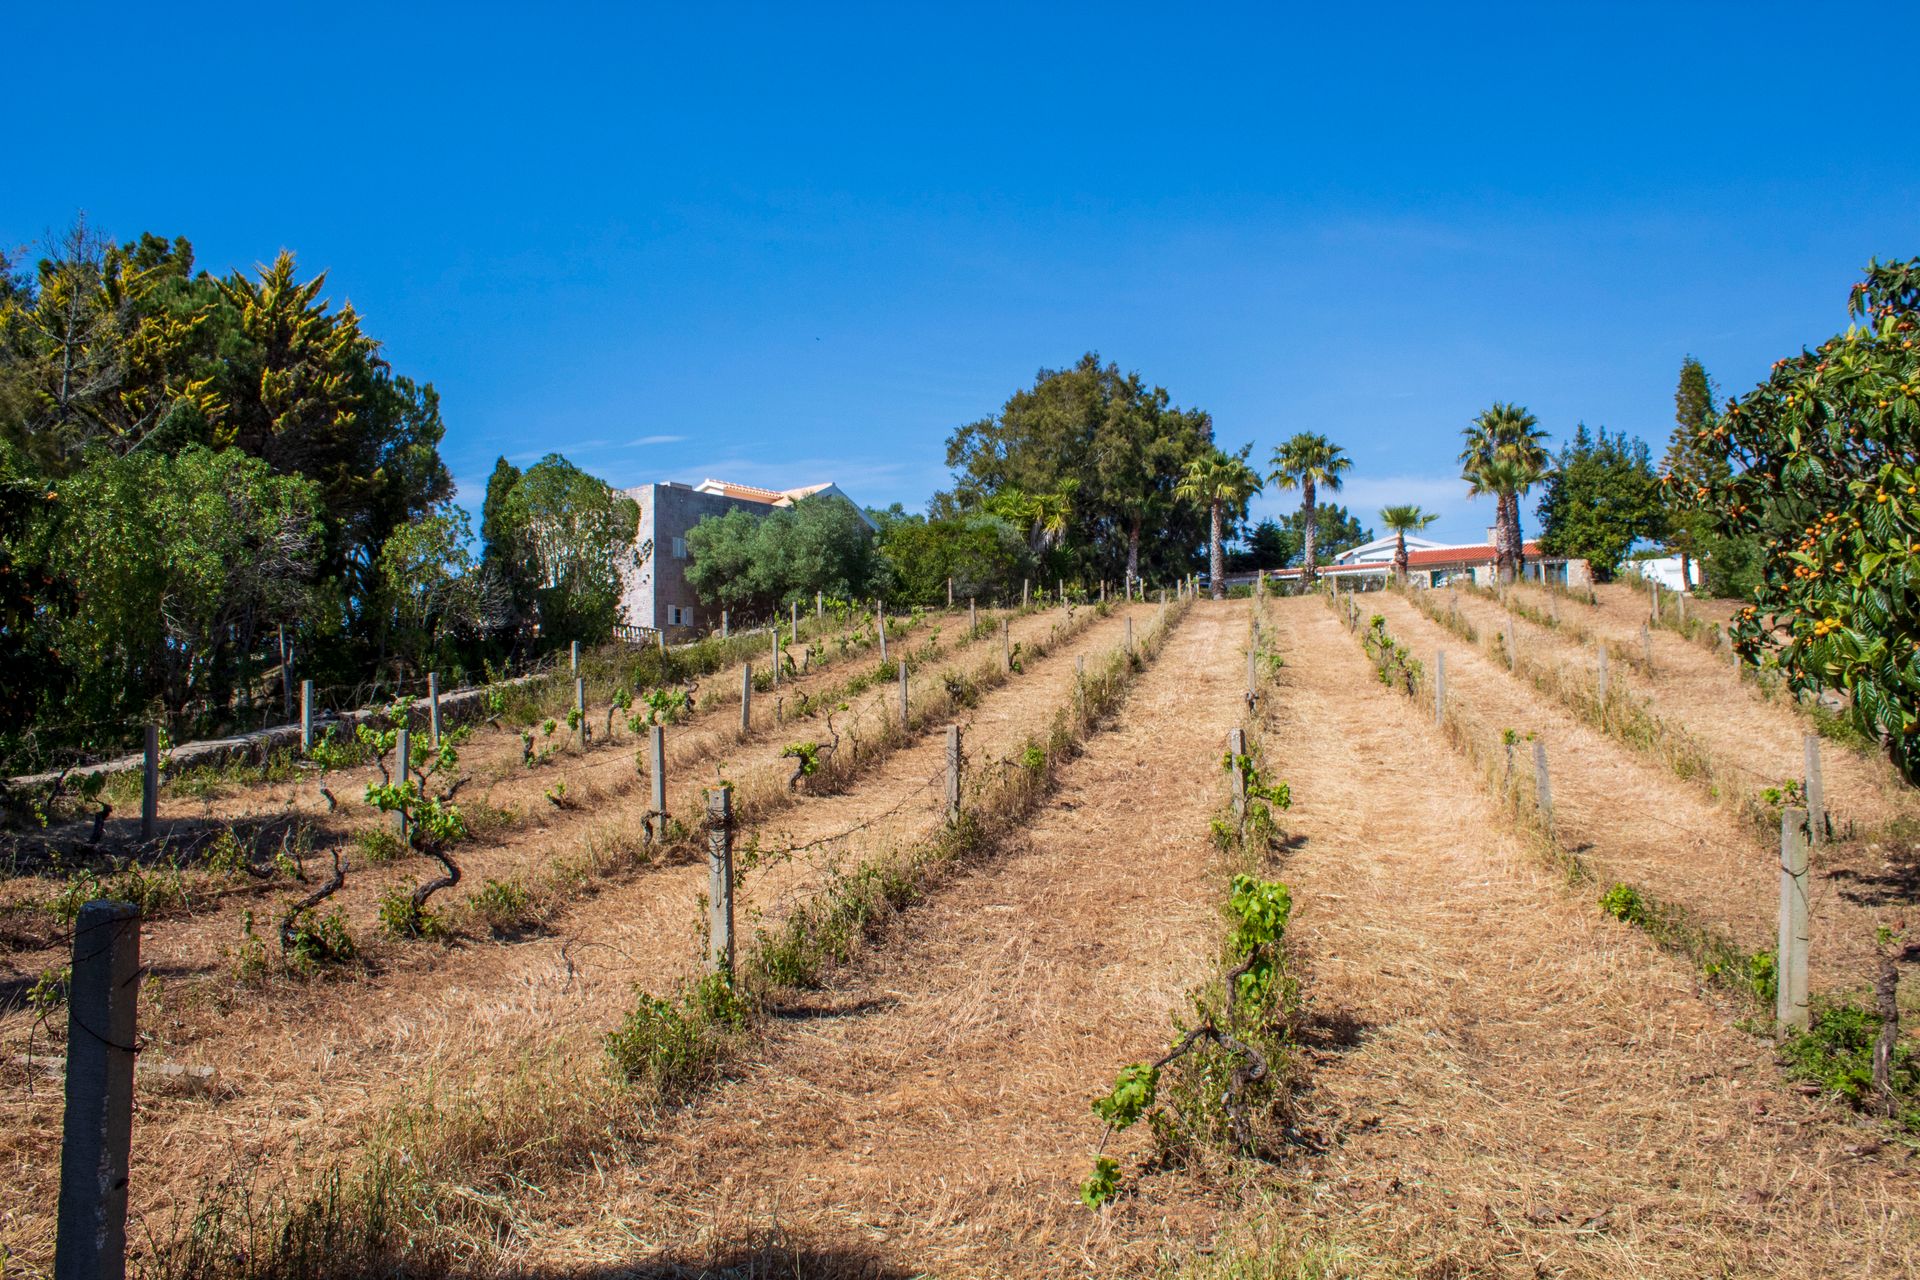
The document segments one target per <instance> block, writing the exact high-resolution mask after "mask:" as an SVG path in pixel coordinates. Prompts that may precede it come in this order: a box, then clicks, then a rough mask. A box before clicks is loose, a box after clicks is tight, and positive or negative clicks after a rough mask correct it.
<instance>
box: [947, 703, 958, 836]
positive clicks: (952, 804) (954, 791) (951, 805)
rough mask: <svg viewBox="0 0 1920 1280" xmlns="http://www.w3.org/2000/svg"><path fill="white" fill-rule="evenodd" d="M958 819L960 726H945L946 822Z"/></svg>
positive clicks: (954, 822) (955, 821)
mask: <svg viewBox="0 0 1920 1280" xmlns="http://www.w3.org/2000/svg"><path fill="white" fill-rule="evenodd" d="M959 821H960V726H959V725H957V724H950V725H948V726H947V822H948V823H949V824H957V823H958V822H959Z"/></svg>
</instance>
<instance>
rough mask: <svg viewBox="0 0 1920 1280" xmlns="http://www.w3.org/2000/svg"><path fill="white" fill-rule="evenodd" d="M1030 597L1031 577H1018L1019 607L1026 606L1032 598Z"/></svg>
mask: <svg viewBox="0 0 1920 1280" xmlns="http://www.w3.org/2000/svg"><path fill="white" fill-rule="evenodd" d="M1032 598H1033V579H1032V578H1022V579H1020V607H1021V608H1022V609H1024V608H1026V607H1027V604H1028V603H1029V602H1030V601H1031V600H1032Z"/></svg>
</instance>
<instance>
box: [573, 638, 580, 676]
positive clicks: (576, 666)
mask: <svg viewBox="0 0 1920 1280" xmlns="http://www.w3.org/2000/svg"><path fill="white" fill-rule="evenodd" d="M572 660H573V666H572V668H571V669H572V671H573V672H574V674H576V675H578V674H579V672H580V642H579V641H578V640H575V641H574V642H573V649H572Z"/></svg>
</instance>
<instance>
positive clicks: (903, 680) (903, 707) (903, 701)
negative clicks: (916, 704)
mask: <svg viewBox="0 0 1920 1280" xmlns="http://www.w3.org/2000/svg"><path fill="white" fill-rule="evenodd" d="M900 727H901V728H902V729H905V728H908V727H909V726H908V723H907V660H906V659H905V658H902V659H900Z"/></svg>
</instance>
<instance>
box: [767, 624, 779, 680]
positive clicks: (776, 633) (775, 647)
mask: <svg viewBox="0 0 1920 1280" xmlns="http://www.w3.org/2000/svg"><path fill="white" fill-rule="evenodd" d="M767 634H768V635H769V636H772V637H773V683H774V684H775V685H778V684H779V683H780V628H778V627H768V628H767Z"/></svg>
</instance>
